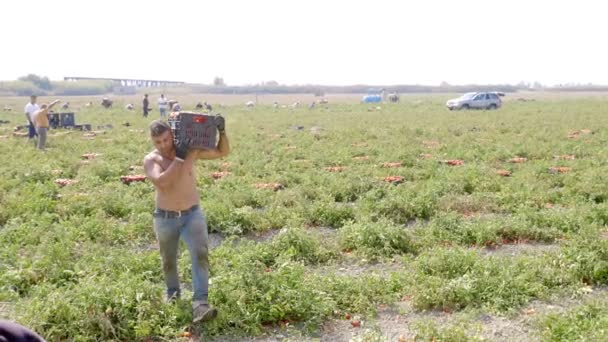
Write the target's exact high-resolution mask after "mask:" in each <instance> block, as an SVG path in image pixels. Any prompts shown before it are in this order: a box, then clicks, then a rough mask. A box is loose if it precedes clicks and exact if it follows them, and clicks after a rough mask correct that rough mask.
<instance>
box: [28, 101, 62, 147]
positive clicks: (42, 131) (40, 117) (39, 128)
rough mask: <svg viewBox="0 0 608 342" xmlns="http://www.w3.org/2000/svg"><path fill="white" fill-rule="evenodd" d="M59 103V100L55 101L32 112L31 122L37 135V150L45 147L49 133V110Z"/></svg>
mask: <svg viewBox="0 0 608 342" xmlns="http://www.w3.org/2000/svg"><path fill="white" fill-rule="evenodd" d="M57 103H59V100H55V101H53V102H51V104H49V105H47V104H46V103H45V104H43V105H42V106H40V109H39V110H37V111H36V112H34V115H33V116H32V121H33V122H34V125H35V126H36V133H38V144H37V147H38V149H39V150H44V148H45V145H46V135H47V133H48V131H49V117H48V114H49V110H50V109H51V108H52V107H53V106H54V105H56V104H57Z"/></svg>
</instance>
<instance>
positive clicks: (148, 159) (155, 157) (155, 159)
mask: <svg viewBox="0 0 608 342" xmlns="http://www.w3.org/2000/svg"><path fill="white" fill-rule="evenodd" d="M162 161H163V156H161V155H160V153H158V150H154V151H152V152H150V153H148V154H146V156H145V157H144V164H146V163H159V164H160V163H161V162H162Z"/></svg>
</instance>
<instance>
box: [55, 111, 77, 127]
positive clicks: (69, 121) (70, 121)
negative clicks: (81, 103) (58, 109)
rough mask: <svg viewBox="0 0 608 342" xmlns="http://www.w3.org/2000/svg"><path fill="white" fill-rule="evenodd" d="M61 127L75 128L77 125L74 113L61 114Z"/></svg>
mask: <svg viewBox="0 0 608 342" xmlns="http://www.w3.org/2000/svg"><path fill="white" fill-rule="evenodd" d="M59 121H60V125H61V127H73V126H74V125H75V124H76V121H75V120H74V113H59Z"/></svg>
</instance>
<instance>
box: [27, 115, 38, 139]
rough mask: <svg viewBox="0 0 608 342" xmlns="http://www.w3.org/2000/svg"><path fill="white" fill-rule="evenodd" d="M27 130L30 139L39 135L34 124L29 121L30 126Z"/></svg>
mask: <svg viewBox="0 0 608 342" xmlns="http://www.w3.org/2000/svg"><path fill="white" fill-rule="evenodd" d="M28 121H29V120H28ZM27 128H28V132H27V136H28V138H30V139H32V138H33V137H35V136H37V135H38V133H36V128H35V127H34V123H33V122H31V121H29V126H28V127H27Z"/></svg>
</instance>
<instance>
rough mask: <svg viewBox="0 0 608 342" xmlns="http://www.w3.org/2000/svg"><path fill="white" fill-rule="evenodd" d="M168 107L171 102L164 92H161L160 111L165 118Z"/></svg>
mask: <svg viewBox="0 0 608 342" xmlns="http://www.w3.org/2000/svg"><path fill="white" fill-rule="evenodd" d="M167 109H169V102H168V101H167V99H166V98H165V95H164V94H160V98H159V99H158V111H159V112H160V117H161V118H164V117H165V116H166V115H167Z"/></svg>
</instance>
